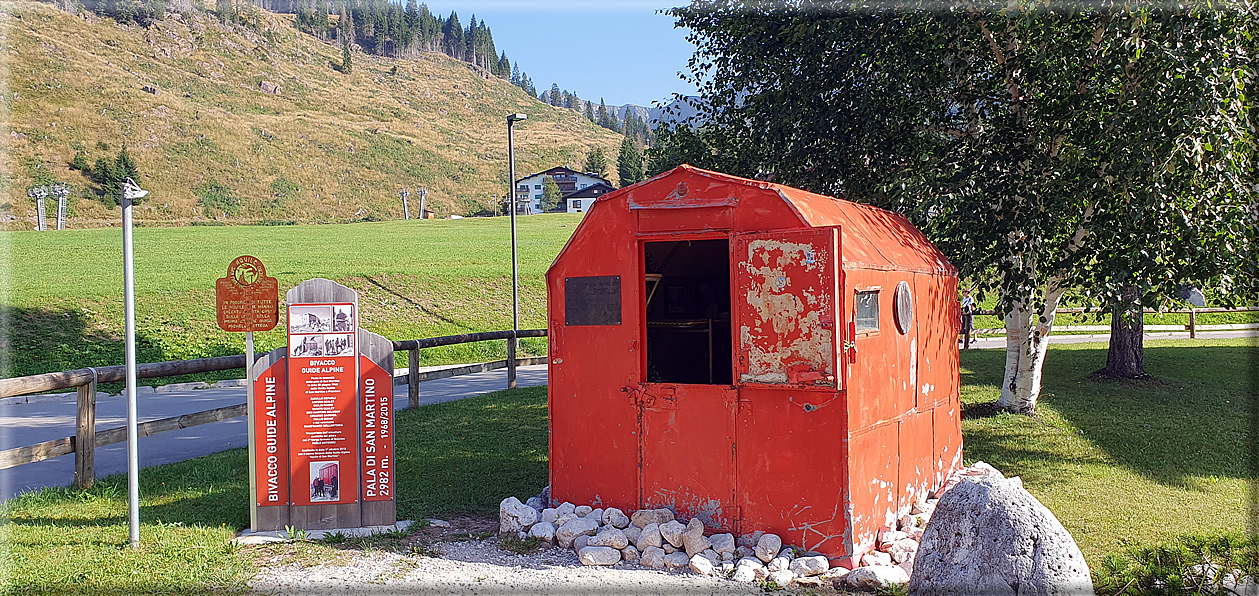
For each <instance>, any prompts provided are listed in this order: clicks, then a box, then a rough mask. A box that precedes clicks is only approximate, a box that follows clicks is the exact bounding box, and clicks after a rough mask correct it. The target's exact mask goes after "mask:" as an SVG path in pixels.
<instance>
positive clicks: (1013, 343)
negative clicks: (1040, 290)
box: [997, 280, 1062, 414]
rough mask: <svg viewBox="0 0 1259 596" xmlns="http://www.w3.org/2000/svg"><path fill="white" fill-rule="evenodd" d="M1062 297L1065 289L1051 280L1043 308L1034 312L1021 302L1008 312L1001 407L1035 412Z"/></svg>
mask: <svg viewBox="0 0 1259 596" xmlns="http://www.w3.org/2000/svg"><path fill="white" fill-rule="evenodd" d="M1061 298H1062V288H1060V287H1058V283H1057V280H1050V282H1049V286H1048V290H1047V291H1046V292H1045V307H1044V310H1041V311H1039V312H1037V311H1033V310H1031V309H1029V308H1027V307H1026V306H1025V305H1024V304H1023V303H1022V302H1018V303H1015V305H1014V310H1012V311H1011V312H1010V313H1008V314H1006V316H1005V333H1006V336H1005V375H1004V377H1003V381H1002V384H1001V398H1000V399H998V400H997V405H998V406H1000V407H1001V408H1002V409H1004V410H1009V411H1011V412H1021V413H1024V414H1030V413H1033V412H1035V411H1036V400H1038V399H1039V398H1040V386H1041V373H1042V371H1043V370H1044V368H1045V352H1046V350H1048V348H1049V334H1050V332H1051V331H1053V326H1054V317H1055V316H1056V315H1057V312H1058V301H1059V300H1060V299H1061ZM1042 316H1043V317H1044V318H1045V321H1044V322H1043V323H1042V322H1041V321H1040V319H1041V317H1042Z"/></svg>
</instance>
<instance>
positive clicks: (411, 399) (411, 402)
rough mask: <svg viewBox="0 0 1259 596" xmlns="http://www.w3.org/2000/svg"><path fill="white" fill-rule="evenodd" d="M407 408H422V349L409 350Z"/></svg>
mask: <svg viewBox="0 0 1259 596" xmlns="http://www.w3.org/2000/svg"><path fill="white" fill-rule="evenodd" d="M407 406H408V407H411V408H418V407H420V349H419V348H411V349H410V350H407Z"/></svg>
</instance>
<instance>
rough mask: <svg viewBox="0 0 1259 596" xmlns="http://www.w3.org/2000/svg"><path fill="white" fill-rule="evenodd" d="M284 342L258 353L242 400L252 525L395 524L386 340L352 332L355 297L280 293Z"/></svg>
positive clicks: (340, 292) (330, 292)
mask: <svg viewBox="0 0 1259 596" xmlns="http://www.w3.org/2000/svg"><path fill="white" fill-rule="evenodd" d="M287 302H288V315H287V317H286V322H287V325H288V327H287V334H288V346H287V347H286V348H284V349H281V350H275V351H273V352H271V353H269V354H267V355H265V356H264V357H263V358H262V359H261V360H259V363H260V364H261V366H259V367H258V368H259V373H258V375H256V376H255V377H253V383H252V384H253V386H254V392H255V393H256V394H260V395H262V399H259V400H257V401H256V402H251V403H250V406H249V408H250V416H251V421H250V427H251V431H250V441H249V449H250V466H251V469H250V475H251V482H250V484H251V487H252V488H253V490H252V493H253V498H252V500H251V515H250V526H251V528H252V529H253V530H254V531H256V532H257V531H268V530H279V529H282V528H284V527H285V526H294V527H297V528H301V529H304V530H307V529H308V530H326V529H336V528H357V527H363V526H374V525H390V524H393V523H394V522H395V521H396V499H395V490H394V486H395V480H396V478H395V474H394V467H395V462H394V455H393V342H391V341H389V340H388V339H387V338H384V337H382V336H380V335H377V334H375V333H371V332H369V331H365V330H363V329H360V328H359V322H358V317H359V313H358V293H357V292H355V291H354V290H352V289H350V288H347V287H345V286H342V285H340V284H338V283H336V282H333V281H330V280H327V279H311V280H307V281H304V282H302V283H300V284H298V285H297V286H296V287H294V288H293V289H291V290H289V291H288V296H287Z"/></svg>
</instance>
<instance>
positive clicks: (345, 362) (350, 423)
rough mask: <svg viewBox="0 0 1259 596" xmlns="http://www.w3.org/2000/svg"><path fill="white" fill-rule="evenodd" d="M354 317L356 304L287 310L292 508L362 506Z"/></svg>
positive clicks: (293, 307)
mask: <svg viewBox="0 0 1259 596" xmlns="http://www.w3.org/2000/svg"><path fill="white" fill-rule="evenodd" d="M356 316H357V313H355V312H354V304H353V303H328V304H290V305H289V312H288V329H289V333H288V337H289V343H288V349H289V354H288V356H289V357H288V362H289V366H288V373H289V374H288V380H289V391H290V394H289V431H290V438H289V461H290V466H291V470H292V471H291V478H292V503H293V504H294V505H316V504H339V503H353V502H355V501H357V500H358V477H359V476H358V463H359V462H358V440H357V439H358V437H357V431H358V416H357V414H358V408H357V399H356V397H357V396H356V391H357V389H358V370H357V363H358V358H357V354H356V352H355V346H354V343H355V329H356V327H357V323H356Z"/></svg>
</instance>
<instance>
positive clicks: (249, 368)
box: [245, 331, 258, 530]
mask: <svg viewBox="0 0 1259 596" xmlns="http://www.w3.org/2000/svg"><path fill="white" fill-rule="evenodd" d="M245 408H246V410H245V411H246V412H247V416H246V417H245V419H246V420H247V422H248V424H249V435H250V436H249V446H250V451H252V450H253V449H254V448H255V443H254V437H253V432H254V332H253V331H246V332H245ZM256 478H257V475H256V474H255V470H254V458H253V456H252V454H251V455H250V457H249V529H250V530H256V529H257V528H258V498H257V495H258V486H257V484H256V480H255V479H256Z"/></svg>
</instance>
